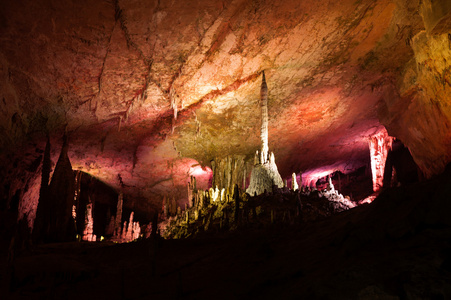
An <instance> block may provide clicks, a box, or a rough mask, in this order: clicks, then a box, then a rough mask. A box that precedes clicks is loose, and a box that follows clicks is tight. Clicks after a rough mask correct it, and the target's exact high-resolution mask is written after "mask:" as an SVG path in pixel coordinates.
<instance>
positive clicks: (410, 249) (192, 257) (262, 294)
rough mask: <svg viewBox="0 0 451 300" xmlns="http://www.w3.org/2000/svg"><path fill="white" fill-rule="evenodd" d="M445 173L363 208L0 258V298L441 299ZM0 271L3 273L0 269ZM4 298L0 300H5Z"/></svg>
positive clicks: (448, 180) (449, 206)
mask: <svg viewBox="0 0 451 300" xmlns="http://www.w3.org/2000/svg"><path fill="white" fill-rule="evenodd" d="M450 194H451V166H448V168H447V169H446V171H445V173H444V174H442V175H440V176H436V177H434V178H432V179H430V180H427V181H423V182H419V183H413V184H406V185H403V186H401V187H397V188H389V189H386V190H385V191H383V192H382V193H381V194H380V195H379V197H378V198H377V199H376V200H375V201H374V202H373V203H372V204H367V205H362V206H359V207H357V208H354V209H351V210H348V211H344V212H341V213H339V214H336V215H333V216H331V217H328V218H326V219H322V220H318V221H313V222H307V223H303V224H300V225H295V226H290V227H284V228H280V227H278V226H273V227H271V226H267V227H264V228H248V229H246V228H243V229H242V230H238V231H235V232H232V233H230V232H228V233H225V234H222V235H210V236H204V237H203V238H198V239H184V240H162V239H159V238H156V237H155V238H153V239H149V240H141V241H138V242H135V243H129V244H120V245H114V244H110V243H104V242H103V243H60V244H47V245H40V246H34V247H32V249H31V250H30V251H23V252H19V251H16V253H15V256H14V259H13V260H9V261H8V268H6V262H7V255H6V253H5V252H2V258H1V260H0V261H1V266H2V268H1V269H2V270H3V271H2V280H1V282H2V290H3V291H5V292H4V293H3V295H2V296H6V298H5V299H30V298H32V299H178V298H183V299H251V298H253V299H256V298H258V299H448V298H449V297H451V267H450V266H451V218H450V217H449V212H450V211H451V201H449V199H450V197H449V195H450ZM5 270H6V271H5ZM5 293H6V294H5Z"/></svg>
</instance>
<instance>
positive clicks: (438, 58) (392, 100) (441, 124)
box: [380, 0, 451, 177]
mask: <svg viewBox="0 0 451 300" xmlns="http://www.w3.org/2000/svg"><path fill="white" fill-rule="evenodd" d="M420 11H421V14H422V17H423V20H424V25H425V27H426V30H424V31H421V32H419V33H418V34H416V35H415V36H413V37H412V39H411V40H410V45H411V47H412V49H413V51H414V57H413V58H412V60H411V61H410V62H409V63H408V64H407V66H406V68H405V70H404V73H403V78H402V80H401V81H400V83H399V96H398V95H397V94H396V92H389V93H388V94H387V95H386V97H385V105H384V106H383V108H382V112H381V113H380V116H381V121H382V122H383V123H384V124H385V126H386V128H387V130H388V132H389V133H390V135H392V136H395V137H397V138H399V139H400V140H401V141H402V142H403V143H404V145H406V146H407V147H408V148H409V150H410V152H411V154H412V156H413V158H414V160H415V162H416V163H417V165H418V166H419V167H420V169H421V170H422V172H423V173H424V174H425V175H426V176H427V177H429V176H431V175H433V174H438V173H440V172H442V171H443V170H444V168H445V166H446V164H447V163H448V162H449V161H451V151H450V149H451V106H450V105H449V98H450V95H451V36H450V35H449V32H450V30H451V23H450V22H451V16H450V12H451V7H450V3H449V1H446V0H441V1H429V0H426V1H423V3H422V5H421V10H420Z"/></svg>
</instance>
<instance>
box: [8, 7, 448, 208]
mask: <svg viewBox="0 0 451 300" xmlns="http://www.w3.org/2000/svg"><path fill="white" fill-rule="evenodd" d="M4 2H5V1H4ZM6 2H7V3H2V4H1V9H0V40H1V45H2V46H1V48H0V103H1V110H0V114H1V118H0V127H1V128H2V130H1V133H0V148H1V153H2V154H1V155H2V162H3V164H4V166H3V171H2V172H3V173H2V174H1V175H2V176H1V178H5V179H4V181H5V184H6V183H7V182H9V181H11V180H12V179H11V178H13V177H14V178H29V177H26V176H28V175H27V174H28V173H27V172H28V171H26V168H27V167H26V166H25V165H26V164H27V163H28V161H33V159H34V158H35V157H37V156H39V151H38V152H36V148H37V149H38V150H39V149H41V150H42V149H43V148H44V144H45V138H44V137H45V135H46V133H48V134H49V135H50V139H51V141H52V145H54V147H53V146H52V149H55V150H54V151H55V153H58V151H59V147H60V146H59V145H60V140H61V136H62V133H63V132H64V131H67V133H68V136H69V157H70V159H71V163H72V166H73V167H74V168H75V169H80V170H83V171H86V172H88V173H90V174H93V175H94V176H97V177H98V178H99V179H101V180H103V181H105V182H107V183H108V184H110V185H112V186H113V187H115V188H116V189H118V190H122V191H123V192H124V196H125V197H126V198H127V197H129V198H133V199H137V201H135V203H134V205H136V207H135V208H136V209H137V210H139V209H141V210H147V209H149V208H152V209H154V208H157V207H160V203H161V199H162V197H163V196H164V195H167V194H171V196H177V197H179V198H183V197H185V195H186V184H187V182H188V181H189V176H191V175H193V172H196V174H199V175H198V176H199V179H198V186H199V187H200V188H206V187H207V186H208V177H209V176H210V175H211V170H210V169H209V168H210V167H211V166H210V161H211V160H212V159H215V158H218V159H222V158H225V157H227V156H230V155H242V156H244V157H245V158H246V160H247V161H246V163H248V162H249V161H252V160H253V155H254V153H255V151H256V150H259V149H260V147H261V144H260V139H259V133H260V125H261V120H260V118H261V117H260V116H261V114H260V106H259V104H258V100H259V86H260V77H259V76H260V74H261V71H263V70H265V73H266V79H267V84H268V90H269V94H268V111H269V123H268V136H269V149H271V151H273V152H274V154H275V156H276V158H277V164H278V170H279V171H280V174H281V175H282V178H287V177H289V176H290V174H292V173H293V172H299V171H303V172H305V174H309V172H310V173H311V172H314V171H315V170H316V169H317V168H323V169H327V170H333V169H341V170H345V169H346V170H349V169H355V168H357V167H359V166H362V165H366V164H367V163H368V161H369V152H368V151H369V150H368V137H369V136H371V135H372V134H374V133H375V132H377V131H378V130H380V128H381V127H382V125H385V126H386V127H387V130H388V132H389V134H390V135H391V136H395V137H398V138H399V139H401V140H402V141H403V142H404V143H405V144H406V146H408V147H409V149H410V151H411V152H412V154H413V156H414V158H415V160H416V162H417V163H418V164H419V165H420V167H421V168H422V170H423V171H424V172H425V173H426V174H427V175H432V174H435V173H437V172H440V170H442V169H443V166H444V165H445V163H447V162H449V161H450V160H451V158H450V156H449V153H450V152H451V151H449V150H450V143H449V141H450V136H449V135H450V127H449V120H450V108H449V99H450V88H451V87H450V84H449V82H451V80H450V78H449V66H450V64H449V61H450V56H449V55H450V54H449V49H448V48H447V47H449V42H448V40H447V39H448V35H447V33H449V30H447V31H446V30H445V29H446V28H447V25H446V24H448V23H447V22H448V21H447V20H448V12H449V10H446V9H447V8H449V5H448V6H447V5H446V3H447V2H446V1H445V0H443V1H433V2H431V3H429V2H427V1H423V5H426V4H427V3H429V4H431V5H432V6H431V7H432V10H431V11H432V12H433V13H431V14H429V15H428V16H429V17H427V18H426V17H424V19H425V20H426V21H423V18H422V15H421V14H423V16H426V13H425V12H427V11H428V10H426V9H425V8H426V6H421V7H420V6H419V4H418V3H416V2H415V3H414V1H408V0H397V1H388V0H377V1H373V0H359V1H355V0H344V1H329V0H327V1H326V0H320V1H317V0H315V1H313V0H307V1H304V0H303V1H295V0H288V1H247V0H238V1H211V0H201V1H195V2H194V3H193V2H192V1H156V0H155V1H121V0H120V1H112V2H108V1H95V0H85V1H73V2H69V3H68V2H66V1H60V2H54V1H39V3H38V2H36V1H31V0H22V1H6ZM435 5H442V6H441V7H442V8H440V7H439V8H437V7H438V6H435ZM440 9H441V10H440ZM420 13H421V14H420ZM437 16H439V17H437ZM428 18H429V19H428ZM434 18H436V19H437V18H439V20H437V22H435V21H434V20H435V19H434ZM429 20H432V21H429ZM425 23H426V25H425ZM430 24H431V25H430ZM433 24H435V25H433ZM429 28H432V29H429ZM423 30H426V32H423ZM175 116H177V119H175ZM27 153H28V154H29V156H28V157H27V158H26V160H24V159H23V158H24V157H25V156H26V155H27ZM55 153H54V154H53V157H55V155H56V154H55ZM15 161H20V162H22V163H19V165H21V164H23V165H24V167H23V168H22V167H20V168H19V167H17V168H14V167H13V164H14V162H15ZM25 162H27V163H25ZM16 165H17V164H16ZM193 170H196V171H193ZM248 171H249V172H250V169H249V170H248ZM8 172H9V173H8ZM30 178H31V177H30ZM30 180H31V179H30ZM26 184H27V180H23V182H22V181H21V182H20V183H17V184H14V185H12V186H15V187H18V188H20V186H21V185H22V186H23V187H25V186H26ZM1 186H4V184H3V185H1ZM5 193H6V192H5ZM8 194H11V195H13V194H14V191H8Z"/></svg>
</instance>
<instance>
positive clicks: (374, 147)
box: [369, 129, 393, 192]
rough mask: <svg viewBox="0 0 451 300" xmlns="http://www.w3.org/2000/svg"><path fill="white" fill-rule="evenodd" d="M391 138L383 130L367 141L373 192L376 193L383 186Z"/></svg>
mask: <svg viewBox="0 0 451 300" xmlns="http://www.w3.org/2000/svg"><path fill="white" fill-rule="evenodd" d="M392 142H393V138H392V137H390V136H389V135H388V133H387V131H386V130H385V129H383V130H381V131H379V132H378V133H377V134H375V135H373V136H371V137H370V139H369V147H370V158H371V173H372V178H373V191H374V192H377V191H379V190H380V188H381V187H382V185H383V181H384V170H385V161H386V160H387V155H388V151H389V150H390V149H391V145H392Z"/></svg>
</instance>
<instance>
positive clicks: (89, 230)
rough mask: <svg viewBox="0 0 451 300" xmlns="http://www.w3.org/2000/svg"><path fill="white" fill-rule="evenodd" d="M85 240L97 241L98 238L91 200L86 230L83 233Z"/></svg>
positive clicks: (86, 216)
mask: <svg viewBox="0 0 451 300" xmlns="http://www.w3.org/2000/svg"><path fill="white" fill-rule="evenodd" d="M83 240H84V241H88V242H95V241H96V236H95V234H94V219H93V218H92V202H91V200H89V203H88V205H86V214H85V229H84V231H83Z"/></svg>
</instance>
